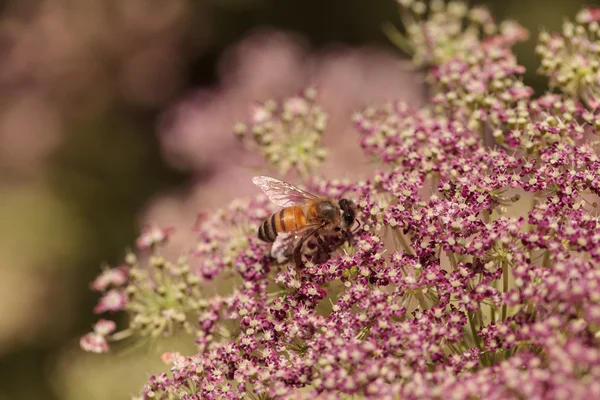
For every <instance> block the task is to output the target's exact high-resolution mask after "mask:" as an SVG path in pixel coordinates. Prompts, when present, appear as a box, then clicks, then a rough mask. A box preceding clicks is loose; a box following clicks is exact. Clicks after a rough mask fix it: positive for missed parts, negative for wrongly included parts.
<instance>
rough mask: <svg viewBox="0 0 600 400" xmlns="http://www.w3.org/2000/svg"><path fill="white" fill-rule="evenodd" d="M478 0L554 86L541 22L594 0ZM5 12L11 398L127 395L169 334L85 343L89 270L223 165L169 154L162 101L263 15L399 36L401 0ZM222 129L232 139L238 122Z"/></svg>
mask: <svg viewBox="0 0 600 400" xmlns="http://www.w3.org/2000/svg"><path fill="white" fill-rule="evenodd" d="M480 4H487V5H488V6H489V7H490V8H491V10H492V11H493V13H494V15H495V17H496V19H497V20H501V19H504V18H510V19H516V20H518V21H519V22H521V23H522V24H523V25H524V26H525V27H527V28H528V29H529V30H530V32H531V38H530V40H529V41H528V42H527V43H523V44H520V45H518V46H517V49H516V50H517V54H518V57H519V60H520V62H521V64H523V65H525V66H526V67H527V69H528V73H527V75H526V77H525V79H526V81H527V83H529V84H530V85H533V86H534V88H535V89H536V90H537V91H538V92H540V91H542V90H543V85H544V83H545V82H544V80H543V79H541V78H539V77H537V76H536V75H535V69H536V67H537V60H536V58H535V54H534V42H535V38H536V36H537V32H539V30H540V28H542V27H544V28H546V29H548V30H559V29H560V25H561V22H562V20H563V18H564V17H571V18H572V17H574V15H575V13H576V12H577V11H578V10H579V9H580V8H581V7H582V6H583V5H584V3H581V2H579V1H573V0H554V1H552V0H510V1H508V0H498V1H492V2H487V3H485V2H483V3H480ZM590 4H591V2H587V3H585V5H590ZM0 12H1V14H0V60H1V64H0V146H1V147H0V191H1V195H0V221H1V223H0V400H4V399H69V400H70V399H98V400H100V399H117V398H127V396H129V395H131V394H134V393H136V392H137V390H138V389H139V388H140V387H141V385H142V384H143V382H144V381H145V379H146V378H147V376H148V375H149V374H150V373H151V372H157V371H160V370H161V368H164V367H163V366H161V365H160V362H159V360H158V357H157V355H158V354H160V353H161V352H162V351H165V349H167V348H169V347H168V344H164V345H163V346H161V347H160V348H159V349H148V348H141V349H137V350H132V351H128V352H119V353H118V354H114V355H106V356H105V355H103V356H95V355H89V354H84V353H83V352H82V351H80V350H79V347H78V339H79V336H80V335H82V334H83V333H85V332H87V331H89V330H90V327H91V325H92V323H93V322H94V321H95V316H94V315H93V314H92V311H91V310H92V308H93V306H94V305H95V303H96V301H97V300H98V296H97V295H96V294H94V293H92V292H91V291H90V290H89V289H88V288H89V282H90V281H91V280H92V279H93V278H94V277H95V276H96V275H97V273H98V272H99V267H100V264H101V263H103V262H108V263H111V264H114V263H117V262H119V261H120V259H121V257H122V256H123V251H124V248H125V247H126V246H128V245H130V244H132V243H133V242H134V240H135V237H136V233H137V232H138V230H139V228H140V221H141V219H140V218H141V217H140V216H141V214H142V212H143V210H144V209H145V208H146V207H147V206H148V204H149V202H150V201H151V200H152V199H153V198H154V197H155V196H157V195H158V194H160V193H168V192H170V191H178V190H185V189H186V187H187V186H188V185H189V184H190V183H191V182H194V184H200V185H201V184H202V182H203V181H204V180H209V179H210V176H211V175H213V174H215V173H218V169H219V168H221V167H220V166H219V165H212V164H211V163H210V162H208V161H207V162H203V161H204V160H202V159H201V160H199V162H197V163H196V164H195V165H196V166H195V167H194V168H186V167H184V166H182V165H181V164H179V163H177V162H176V160H173V159H169V158H168V157H165V156H164V154H165V152H164V149H162V147H161V142H160V141H159V138H158V135H157V127H158V126H159V122H161V121H162V119H161V116H162V115H164V112H165V111H167V110H169V109H170V108H171V107H172V106H173V105H174V104H175V103H177V101H178V100H179V99H181V98H182V97H183V96H186V95H188V94H190V93H193V92H194V91H195V90H196V89H198V88H201V87H204V88H215V87H217V86H218V84H219V79H220V73H219V68H220V65H221V64H220V63H221V60H222V55H223V52H224V51H226V50H227V49H229V48H230V47H231V46H233V45H234V44H235V43H237V42H239V41H240V40H242V39H244V38H245V37H246V36H247V35H248V34H250V33H251V32H252V31H254V30H255V29H257V28H260V27H270V28H275V29H284V30H286V31H291V32H295V33H297V34H299V35H301V36H302V37H303V38H304V39H305V40H307V41H308V43H309V45H310V47H311V48H312V49H319V48H321V47H323V46H326V45H329V44H331V43H345V44H348V45H369V44H370V45H380V46H384V47H388V48H392V46H391V45H390V44H389V43H388V41H387V39H386V38H385V37H384V35H383V34H382V32H381V25H382V23H384V22H386V21H391V22H393V23H394V24H396V25H398V24H399V18H398V14H397V7H396V5H395V3H394V1H391V0H377V1H375V0H370V1H365V0H329V1H323V0H284V1H282V0H271V1H268V0H212V1H211V0H206V1H200V0H194V1H193V0H127V1H123V0H4V1H0ZM242 62H243V60H242ZM234 122H235V120H233V119H232V121H231V125H233V123H234ZM197 134H198V135H199V137H200V138H202V136H201V135H202V134H203V133H202V131H201V130H199V131H198V133H197ZM220 135H222V137H223V139H222V140H229V135H230V131H223V132H220ZM212 140H220V139H219V138H218V137H217V139H214V138H213V139H212ZM198 157H200V158H202V157H203V156H202V154H199V155H198ZM232 162H234V161H232ZM205 205H206V204H204V203H203V201H202V199H198V200H197V201H195V202H193V204H191V205H189V204H188V206H189V207H192V208H195V209H197V210H200V209H202V207H203V206H205ZM192 223H193V220H190V221H189V225H190V226H191V224H192ZM124 377H127V379H123V378H124Z"/></svg>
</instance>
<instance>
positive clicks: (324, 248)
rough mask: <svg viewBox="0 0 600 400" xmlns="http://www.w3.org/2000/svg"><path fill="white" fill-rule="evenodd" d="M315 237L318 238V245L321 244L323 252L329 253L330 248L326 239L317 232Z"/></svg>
mask: <svg viewBox="0 0 600 400" xmlns="http://www.w3.org/2000/svg"><path fill="white" fill-rule="evenodd" d="M315 239H317V246H319V248H320V249H321V251H322V252H323V253H329V249H328V248H327V245H326V244H325V241H324V240H323V238H322V237H321V236H319V234H318V233H317V234H315Z"/></svg>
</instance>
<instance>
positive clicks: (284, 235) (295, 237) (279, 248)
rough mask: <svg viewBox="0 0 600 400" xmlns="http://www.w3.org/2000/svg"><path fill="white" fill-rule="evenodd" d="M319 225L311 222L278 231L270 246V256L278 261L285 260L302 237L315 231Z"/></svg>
mask: <svg viewBox="0 0 600 400" xmlns="http://www.w3.org/2000/svg"><path fill="white" fill-rule="evenodd" d="M320 227H321V225H319V224H312V225H306V226H304V227H302V228H300V229H297V230H295V231H290V232H281V233H279V234H278V235H277V238H276V239H275V242H273V246H272V247H271V257H273V258H275V259H276V260H277V261H278V262H283V261H285V260H286V259H287V258H288V257H289V256H290V255H291V254H292V252H293V250H294V248H295V247H296V245H297V244H298V243H299V242H300V241H301V240H302V239H304V238H305V237H306V236H309V235H311V234H313V233H315V232H316V231H317V230H318V229H319V228H320Z"/></svg>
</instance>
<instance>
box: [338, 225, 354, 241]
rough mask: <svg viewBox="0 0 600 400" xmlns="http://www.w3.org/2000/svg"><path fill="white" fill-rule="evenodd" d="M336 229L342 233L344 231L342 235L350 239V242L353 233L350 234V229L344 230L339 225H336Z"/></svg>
mask: <svg viewBox="0 0 600 400" xmlns="http://www.w3.org/2000/svg"><path fill="white" fill-rule="evenodd" d="M334 231H336V232H341V233H342V236H343V237H344V239H346V240H347V241H348V243H350V236H351V235H350V233H348V231H346V230H344V229H342V228H340V227H339V226H338V227H336V228H335V229H334Z"/></svg>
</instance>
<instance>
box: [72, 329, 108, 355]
mask: <svg viewBox="0 0 600 400" xmlns="http://www.w3.org/2000/svg"><path fill="white" fill-rule="evenodd" d="M79 346H80V347H81V348H82V349H83V350H84V351H88V352H91V353H106V352H107V351H108V342H107V341H106V338H105V337H104V336H103V335H99V334H97V333H95V332H90V333H87V334H85V335H83V336H82V337H81V339H80V340H79Z"/></svg>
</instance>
